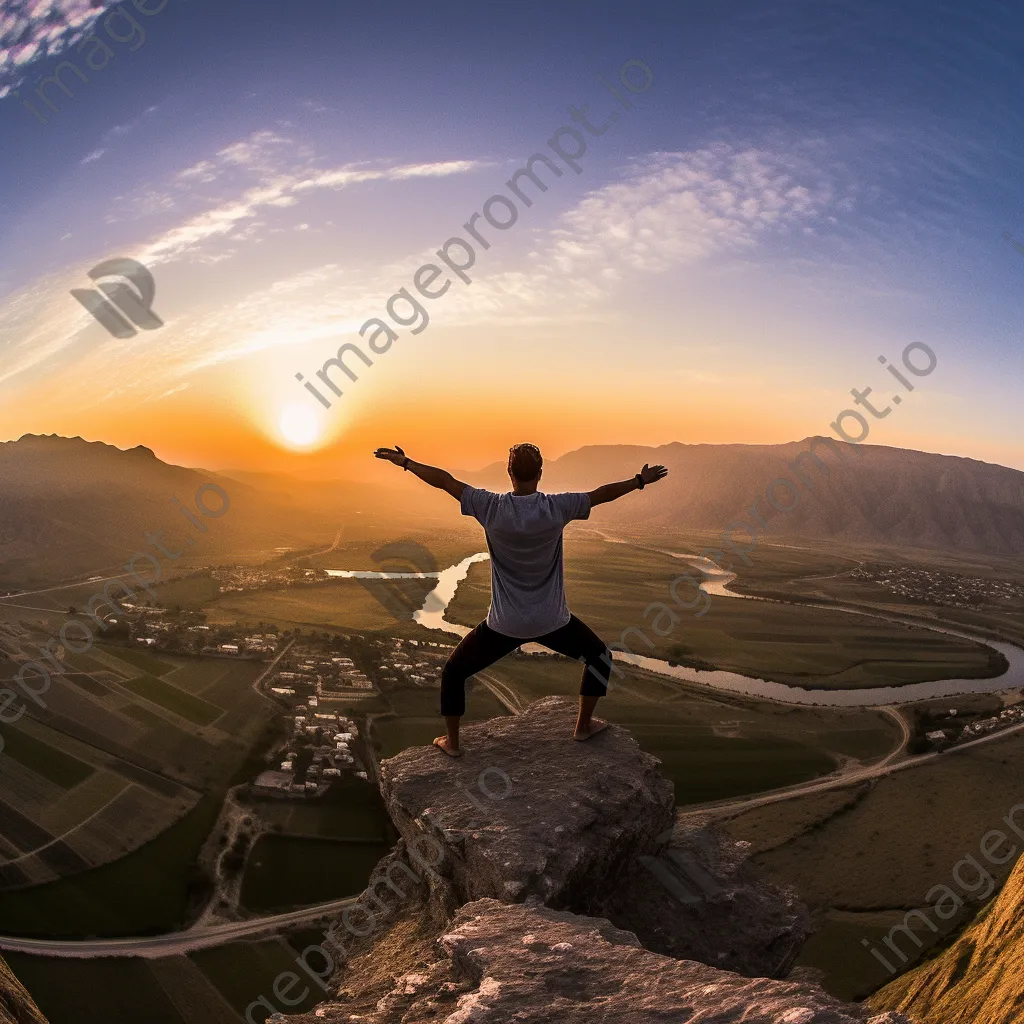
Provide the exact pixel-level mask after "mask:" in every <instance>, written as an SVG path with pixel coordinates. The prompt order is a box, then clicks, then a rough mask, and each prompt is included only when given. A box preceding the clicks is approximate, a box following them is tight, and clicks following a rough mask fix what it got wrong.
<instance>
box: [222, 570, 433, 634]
mask: <svg viewBox="0 0 1024 1024" xmlns="http://www.w3.org/2000/svg"><path fill="white" fill-rule="evenodd" d="M400 585H401V587H402V588H403V590H405V591H407V592H409V593H410V594H411V595H415V597H416V599H417V603H421V602H422V600H423V599H424V598H425V597H426V595H427V594H428V593H429V592H430V591H431V590H432V589H433V587H434V581H433V580H403V581H401V584H400ZM204 607H205V610H206V613H207V615H208V617H209V621H210V622H211V623H214V622H225V623H227V622H243V623H244V622H259V621H270V622H273V623H275V624H276V625H277V626H278V627H279V628H281V629H327V630H332V629H333V630H341V631H344V630H346V629H360V630H389V629H390V628H391V627H392V626H394V625H395V622H396V620H395V617H394V616H393V615H392V614H391V613H390V612H389V611H388V609H387V608H386V607H385V606H384V605H383V604H381V603H380V602H379V601H378V600H377V599H376V598H375V597H374V596H373V595H372V594H371V593H370V592H369V591H368V590H367V589H366V588H365V587H364V586H363V585H362V584H361V583H360V582H359V581H358V580H352V579H336V580H332V581H331V582H330V583H322V584H314V585H311V586H301V587H285V588H283V589H278V590H252V591H245V592H243V593H237V592H231V593H228V594H224V595H223V596H222V597H220V598H218V599H217V600H216V601H212V602H210V603H209V604H207V605H205V606H204ZM411 618H412V614H411V612H410V614H409V616H408V619H409V620H411Z"/></svg>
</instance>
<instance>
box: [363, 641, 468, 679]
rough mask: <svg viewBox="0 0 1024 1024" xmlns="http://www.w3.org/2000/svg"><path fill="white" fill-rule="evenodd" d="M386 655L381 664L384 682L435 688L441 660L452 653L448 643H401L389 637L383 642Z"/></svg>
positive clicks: (441, 664) (442, 663) (442, 661)
mask: <svg viewBox="0 0 1024 1024" xmlns="http://www.w3.org/2000/svg"><path fill="white" fill-rule="evenodd" d="M386 650H387V652H388V653H387V654H386V655H385V658H386V660H385V662H384V663H382V664H381V666H380V668H381V672H382V673H385V674H384V675H382V676H381V678H382V679H383V680H384V681H385V682H389V683H393V684H398V683H403V682H405V683H412V684H413V685H414V686H426V687H431V686H437V685H438V680H439V679H440V676H441V668H442V666H443V665H444V660H445V658H447V656H448V655H449V654H450V653H451V652H452V650H453V648H452V646H451V645H450V644H439V643H434V641H432V640H400V639H399V638H398V637H391V638H390V639H389V640H387V641H386Z"/></svg>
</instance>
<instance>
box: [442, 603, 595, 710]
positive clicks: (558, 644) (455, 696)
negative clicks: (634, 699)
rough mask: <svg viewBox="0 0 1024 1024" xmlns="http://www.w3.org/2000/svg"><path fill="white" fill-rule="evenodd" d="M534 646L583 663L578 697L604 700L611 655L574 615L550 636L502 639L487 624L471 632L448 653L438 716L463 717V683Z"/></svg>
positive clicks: (464, 687) (464, 702)
mask: <svg viewBox="0 0 1024 1024" xmlns="http://www.w3.org/2000/svg"><path fill="white" fill-rule="evenodd" d="M528 643H536V644H542V645H543V646H544V647H547V648H550V649H551V650H552V651H557V652H558V653H559V654H564V655H566V656H567V657H569V658H573V659H574V660H576V661H581V660H582V661H583V662H585V665H584V668H583V678H582V680H581V681H580V694H581V695H582V696H584V697H603V696H604V695H605V694H606V693H607V692H608V680H609V676H610V674H611V669H612V655H611V651H610V650H609V649H608V647H607V645H606V644H605V642H604V641H603V640H602V639H601V638H600V637H599V636H598V635H597V634H596V633H595V632H594V631H593V630H592V629H591V628H590V627H589V626H588V625H587V624H586V623H584V622H581V621H580V620H579V619H577V618H576V616H575V615H573V616H572V617H571V618H570V619H569V621H568V622H567V623H566V624H565V625H564V626H562V627H560V628H559V629H556V630H554V631H553V632H551V633H545V634H544V635H543V636H538V637H526V638H524V637H518V636H505V634H504V633H499V632H497V630H494V629H491V627H490V626H488V625H487V623H486V622H481V623H480V625H479V626H476V627H475V628H474V629H472V630H471V631H470V632H469V633H468V634H467V635H466V636H465V637H463V639H462V642H461V643H460V644H459V646H458V647H456V648H455V650H454V651H452V653H451V657H449V659H448V661H447V663H446V664H445V666H444V670H443V671H442V673H441V714H442V715H445V716H446V717H456V716H461V715H464V714H465V713H466V680H467V679H469V677H470V676H472V675H475V674H476V673H477V672H481V671H483V670H484V669H485V668H487V667H488V665H493V664H494V663H495V662H496V661H498V660H499V659H500V658H504V657H505V655H506V654H511V653H512V651H514V650H516V649H517V648H518V647H521V646H522V645H523V644H528Z"/></svg>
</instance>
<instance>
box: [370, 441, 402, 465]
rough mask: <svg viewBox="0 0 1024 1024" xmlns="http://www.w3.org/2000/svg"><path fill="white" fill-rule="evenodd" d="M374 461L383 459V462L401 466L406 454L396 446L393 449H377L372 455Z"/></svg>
mask: <svg viewBox="0 0 1024 1024" xmlns="http://www.w3.org/2000/svg"><path fill="white" fill-rule="evenodd" d="M373 457H374V458H375V459H384V461H385V462H393V463H394V464H395V465H396V466H401V465H402V464H403V463H404V462H405V459H406V454H405V452H404V451H402V449H401V448H399V447H398V445H397V444H396V445H395V447H394V448H378V449H377V450H376V451H375V452H374V453H373Z"/></svg>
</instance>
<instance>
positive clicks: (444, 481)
mask: <svg viewBox="0 0 1024 1024" xmlns="http://www.w3.org/2000/svg"><path fill="white" fill-rule="evenodd" d="M405 465H406V467H407V468H408V470H409V472H410V473H414V474H415V475H416V476H418V477H419V478H420V479H421V480H422V481H423V482H424V483H425V484H430V486H431V487H437V488H439V489H440V490H442V491H447V492H448V493H449V494H450V495H451V496H452V497H453V498H454V499H455V500H456V501H462V492H463V491H464V490H465V489H466V487H467V486H468V484H464V483H463V482H462V481H461V480H456V479H455V477H453V476H452V475H451V473H449V472H448V470H446V469H438V468H437V467H436V466H426V465H424V464H423V463H422V462H413V461H412V459H409V461H408V462H407V463H406V464H405Z"/></svg>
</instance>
